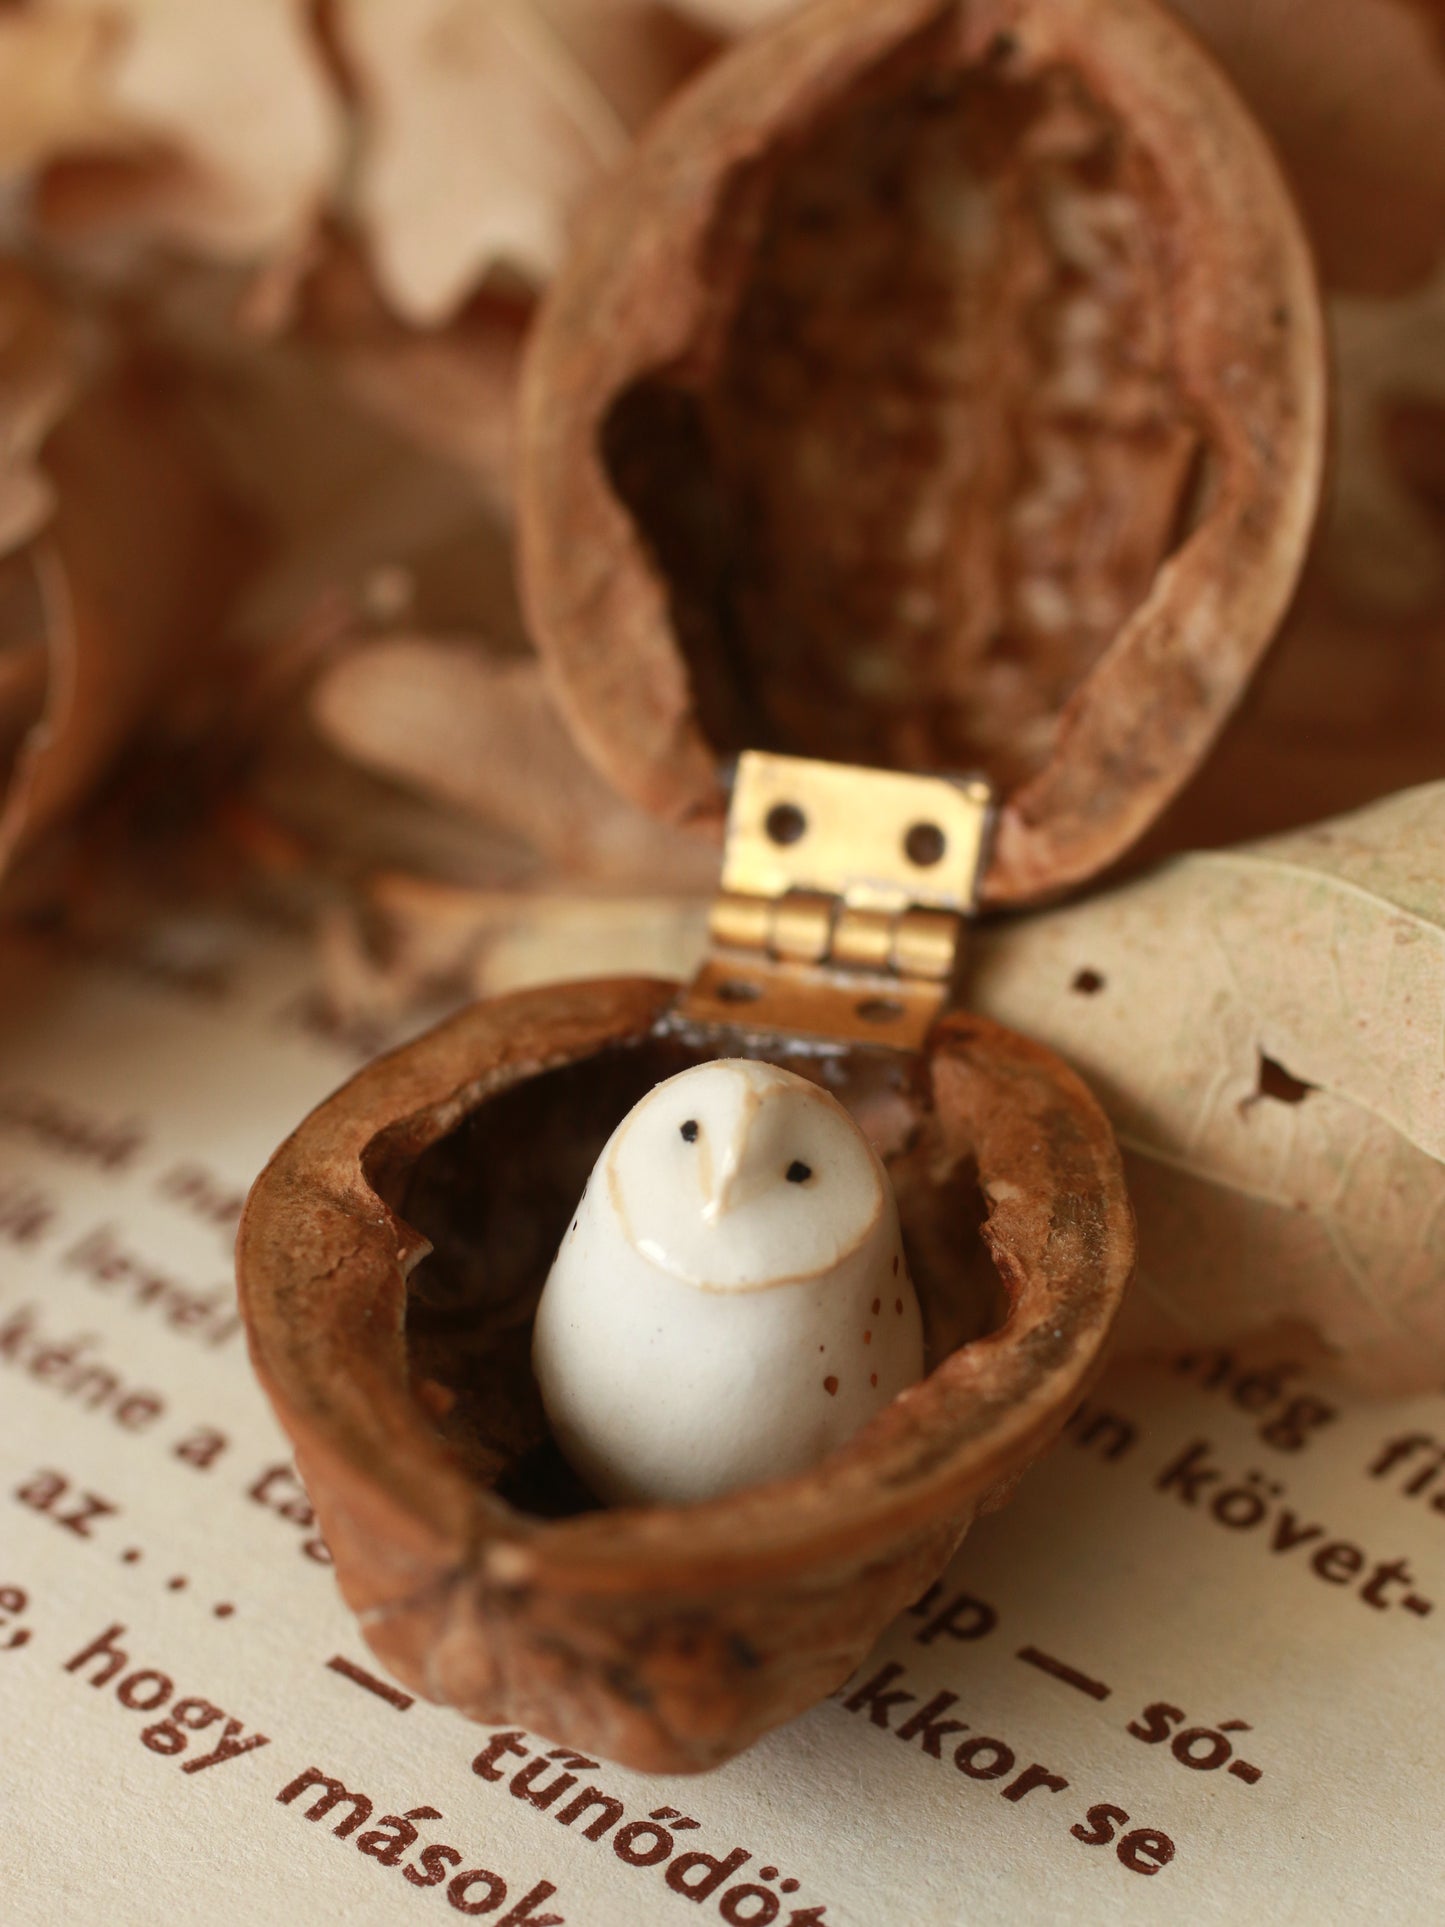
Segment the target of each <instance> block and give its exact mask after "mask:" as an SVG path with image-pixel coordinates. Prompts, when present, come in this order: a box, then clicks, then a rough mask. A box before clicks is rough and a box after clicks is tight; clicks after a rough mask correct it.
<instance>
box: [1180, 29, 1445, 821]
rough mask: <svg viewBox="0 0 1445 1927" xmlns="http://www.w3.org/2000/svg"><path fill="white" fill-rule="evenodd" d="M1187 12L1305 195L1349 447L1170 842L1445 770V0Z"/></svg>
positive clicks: (1308, 815)
mask: <svg viewBox="0 0 1445 1927" xmlns="http://www.w3.org/2000/svg"><path fill="white" fill-rule="evenodd" d="M1174 4H1175V5H1176V7H1177V10H1178V11H1179V12H1181V13H1182V14H1183V15H1184V16H1185V17H1186V18H1187V19H1188V20H1189V21H1190V23H1191V24H1192V25H1193V26H1194V27H1195V28H1196V29H1197V30H1198V31H1199V32H1200V34H1201V35H1202V36H1203V38H1204V39H1205V40H1206V41H1207V42H1208V43H1209V45H1210V46H1211V47H1212V48H1213V50H1214V51H1215V53H1216V54H1217V55H1218V56H1219V57H1220V59H1221V60H1222V62H1223V63H1224V65H1225V66H1226V68H1227V69H1228V71H1229V73H1230V75H1231V77H1232V78H1233V80H1234V81H1235V82H1236V84H1237V85H1238V86H1239V88H1240V89H1241V91H1242V92H1243V94H1244V96H1245V98H1246V100H1247V101H1248V103H1249V105H1250V106H1251V107H1252V108H1253V109H1254V111H1255V112H1256V113H1257V114H1258V115H1259V117H1260V118H1261V120H1262V121H1263V122H1264V124H1265V126H1266V128H1267V129H1268V131H1269V133H1270V134H1271V135H1272V137H1273V139H1274V141H1275V143H1276V145H1277V147H1278V149H1279V152H1280V155H1281V158H1282V160H1283V162H1284V165H1285V169H1286V172H1287V173H1288V175H1289V178H1290V180H1291V182H1292V184H1293V186H1294V189H1295V192H1296V194H1297V196H1298V197H1299V201H1300V204H1301V207H1302V209H1303V212H1304V214H1305V217H1306V221H1307V225H1308V227H1309V230H1310V235H1311V239H1312V241H1313V243H1314V246H1315V250H1316V253H1317V256H1318V259H1319V264H1320V269H1321V274H1322V278H1323V281H1324V287H1325V295H1326V303H1327V310H1328V314H1329V319H1330V323H1331V328H1332V332H1333V336H1334V349H1335V357H1334V370H1333V375H1334V379H1333V385H1332V397H1331V405H1332V412H1333V417H1334V439H1335V451H1334V461H1333V463H1332V472H1331V477H1330V486H1329V489H1328V492H1327V496H1326V501H1325V505H1324V512H1323V515H1322V518H1321V529H1320V534H1319V539H1318V541H1317V543H1316V546H1315V553H1314V555H1313V558H1312V560H1311V562H1310V565H1309V568H1308V569H1307V571H1306V575H1305V579H1304V582H1303V585H1302V588H1301V592H1300V595H1299V598H1298V601H1297V604H1296V607H1295V609H1294V612H1293V614H1292V616H1291V617H1290V619H1289V621H1288V623H1287V624H1286V626H1285V629H1284V632H1283V634H1282V636H1281V639H1280V642H1279V644H1278V646H1277V648H1276V651H1275V655H1274V659H1273V661H1272V662H1271V663H1270V664H1268V665H1267V666H1266V670H1265V674H1264V676H1263V677H1262V678H1261V679H1260V681H1259V683H1258V684H1257V686H1256V689H1255V691H1254V693H1253V695H1252V697H1251V699H1250V701H1249V703H1248V705H1247V706H1246V707H1245V708H1244V709H1243V710H1242V711H1241V714H1240V716H1239V719H1238V721H1237V723H1236V725H1235V726H1234V727H1233V728H1232V729H1231V731H1230V732H1229V733H1228V734H1227V735H1226V737H1225V738H1224V740H1223V742H1222V743H1221V746H1220V750H1219V753H1218V755H1217V756H1216V757H1215V758H1214V760H1213V761H1212V763H1211V764H1210V765H1209V766H1207V767H1206V769H1205V770H1204V771H1203V773H1202V775H1201V777H1200V779H1199V780H1198V781H1197V782H1196V783H1195V784H1194V785H1192V786H1191V788H1190V790H1189V791H1188V792H1186V793H1185V795H1184V796H1183V797H1182V798H1181V799H1180V802H1179V803H1178V805H1176V807H1175V808H1174V809H1173V810H1172V811H1171V813H1170V815H1169V817H1168V818H1167V820H1166V821H1165V822H1163V823H1162V824H1161V825H1160V826H1159V827H1158V829H1157V830H1156V832H1155V833H1154V835H1153V836H1152V837H1151V838H1150V839H1149V841H1148V843H1147V845H1146V846H1145V850H1144V852H1143V853H1144V854H1145V855H1149V856H1157V855H1159V854H1161V853H1165V852H1168V851H1174V850H1181V849H1188V848H1191V847H1196V846H1198V845H1199V844H1211V845H1217V844H1219V843H1221V842H1228V841H1231V840H1233V839H1235V838H1238V837H1248V836H1260V835H1267V834H1272V833H1274V832H1276V831H1279V830H1281V829H1284V828H1287V827H1290V826H1292V825H1296V824H1301V823H1308V822H1311V821H1313V820H1316V819H1318V818H1319V817H1322V816H1326V815H1330V814H1334V813H1336V812H1338V811H1342V810H1348V809H1354V808H1357V807H1358V806H1359V805H1361V804H1362V803H1364V802H1367V801H1369V800H1371V799H1373V798H1375V797H1378V796H1381V795H1384V794H1387V793H1388V792H1390V791H1392V790H1398V789H1402V788H1405V787H1407V786H1409V785H1411V784H1416V783H1420V782H1422V781H1425V780H1429V779H1433V778H1437V777H1441V776H1445V484H1442V482H1441V480H1440V478H1441V477H1442V476H1445V372H1442V371H1445V17H1442V15H1441V13H1440V9H1439V7H1438V5H1436V4H1434V3H1433V0H1425V4H1421V0H1322V4H1320V5H1318V6H1312V7H1308V8H1306V7H1299V6H1280V7H1260V6H1257V5H1254V4H1252V0H1174Z"/></svg>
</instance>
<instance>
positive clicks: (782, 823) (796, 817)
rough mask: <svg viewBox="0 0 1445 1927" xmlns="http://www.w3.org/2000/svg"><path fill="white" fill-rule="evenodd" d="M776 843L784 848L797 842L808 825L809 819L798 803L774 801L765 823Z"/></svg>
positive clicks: (765, 827)
mask: <svg viewBox="0 0 1445 1927" xmlns="http://www.w3.org/2000/svg"><path fill="white" fill-rule="evenodd" d="M763 827H764V829H766V831H767V833H768V835H769V836H770V837H771V838H772V840H773V842H774V843H779V844H782V845H783V847H784V848H786V847H787V845H788V844H789V843H796V842H797V841H798V839H799V837H800V836H802V835H803V833H804V831H805V830H806V829H807V827H808V819H807V817H806V816H804V814H803V812H802V811H801V810H800V809H799V808H798V806H797V804H796V803H774V805H773V807H772V808H771V809H770V810H769V811H768V814H767V819H766V821H765V823H764V825H763Z"/></svg>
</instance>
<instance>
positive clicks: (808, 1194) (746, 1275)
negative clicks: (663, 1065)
mask: <svg viewBox="0 0 1445 1927" xmlns="http://www.w3.org/2000/svg"><path fill="white" fill-rule="evenodd" d="M606 1165H607V1170H606V1182H607V1188H608V1197H609V1201H610V1203H611V1205H612V1207H613V1209H614V1210H615V1211H616V1213H617V1217H618V1220H619V1222H620V1225H621V1227H622V1230H623V1233H624V1236H625V1237H626V1238H627V1240H628V1242H629V1243H631V1244H632V1245H633V1247H634V1248H635V1249H636V1250H637V1251H638V1252H639V1253H640V1254H641V1255H642V1256H643V1257H645V1258H646V1259H647V1260H648V1261H649V1262H650V1263H652V1264H655V1265H657V1266H658V1267H659V1268H660V1269H662V1270H664V1271H666V1272H669V1273H670V1274H671V1275H672V1276H673V1277H676V1278H682V1279H685V1280H686V1281H687V1282H688V1283H690V1284H694V1285H697V1286H700V1287H702V1288H703V1289H706V1290H713V1291H753V1290H757V1289H760V1288H761V1287H762V1286H765V1285H771V1284H778V1283H782V1282H785V1281H788V1280H792V1279H804V1278H811V1277H815V1276H817V1275H818V1274H819V1273H821V1272H824V1271H827V1270H829V1269H831V1268H832V1267H833V1266H835V1265H836V1264H838V1263H839V1262H840V1260H842V1259H843V1258H845V1257H846V1256H847V1255H848V1253H849V1252H851V1251H854V1250H856V1249H857V1248H858V1246H859V1245H860V1244H861V1243H862V1241H863V1240H864V1239H865V1238H866V1237H867V1236H868V1234H869V1232H870V1230H871V1229H872V1228H873V1226H874V1225H875V1224H876V1223H877V1221H878V1217H879V1213H880V1212H881V1211H882V1209H883V1203H884V1193H883V1177H882V1172H881V1171H880V1169H879V1166H878V1163H877V1160H876V1159H875V1158H874V1156H873V1154H872V1152H871V1151H870V1150H869V1148H868V1146H867V1143H866V1142H865V1141H864V1139H863V1138H862V1137H861V1136H860V1134H859V1131H858V1128H857V1126H856V1125H855V1124H854V1123H853V1121H852V1119H851V1118H850V1117H849V1116H848V1114H847V1112H846V1111H844V1110H843V1108H842V1107H841V1105H839V1104H838V1103H837V1102H836V1101H835V1100H834V1099H833V1098H831V1097H830V1096H829V1095H828V1094H827V1092H826V1091H823V1090H820V1089H819V1088H818V1087H817V1086H816V1085H814V1084H809V1083H807V1082H806V1081H805V1080H804V1079H802V1078H800V1077H796V1076H794V1075H793V1073H792V1072H790V1071H785V1070H781V1069H779V1068H778V1067H777V1066H775V1065H772V1064H761V1063H756V1062H754V1061H752V1060H751V1059H748V1058H723V1059H720V1060H719V1061H718V1062H716V1063H712V1064H701V1065H698V1066H697V1067H696V1068H695V1069H693V1070H690V1071H685V1072H683V1073H682V1074H681V1075H680V1076H678V1077H674V1078H669V1079H668V1081H667V1082H666V1083H664V1084H659V1085H658V1087H657V1088H656V1090H654V1091H652V1092H651V1093H650V1094H649V1095H648V1096H647V1097H645V1098H644V1099H643V1100H642V1102H641V1103H640V1104H638V1105H637V1106H636V1108H635V1109H634V1110H633V1111H632V1112H631V1114H630V1115H629V1116H628V1118H627V1119H626V1120H625V1122H624V1124H623V1125H622V1127H621V1128H620V1129H619V1130H618V1132H617V1134H616V1136H615V1137H614V1139H613V1141H612V1144H611V1146H610V1147H609V1152H608V1156H607V1159H606Z"/></svg>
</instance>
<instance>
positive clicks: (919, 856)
mask: <svg viewBox="0 0 1445 1927" xmlns="http://www.w3.org/2000/svg"><path fill="white" fill-rule="evenodd" d="M947 848H948V838H947V837H946V836H945V835H944V834H943V831H942V830H940V829H939V827H938V825H937V824H936V823H915V824H914V825H913V827H912V828H911V829H910V830H909V832H908V834H907V836H905V837H904V839H903V849H904V853H905V854H906V856H907V858H908V861H909V862H910V863H916V864H917V866H918V868H919V869H920V870H929V869H932V867H933V865H934V864H935V863H937V862H939V861H940V860H941V859H942V856H943V853H944V851H945V850H946V849H947Z"/></svg>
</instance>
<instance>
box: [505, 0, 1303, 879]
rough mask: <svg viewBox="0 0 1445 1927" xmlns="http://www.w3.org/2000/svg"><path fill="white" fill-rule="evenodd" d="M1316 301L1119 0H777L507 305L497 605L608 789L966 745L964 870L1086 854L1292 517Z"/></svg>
mask: <svg viewBox="0 0 1445 1927" xmlns="http://www.w3.org/2000/svg"><path fill="white" fill-rule="evenodd" d="M1323 439H1324V362H1323V349H1322V327H1321V320H1320V314H1319V308H1318V303H1317V298H1316V291H1315V286H1314V281H1313V275H1312V271H1311V265H1310V261H1309V257H1308V251H1307V247H1306V244H1305V241H1304V238H1303V235H1302V231H1301V228H1300V225H1299V223H1298V221H1297V219H1296V216H1295V213H1294V210H1293V208H1292V206H1291V204H1290V201H1289V198H1288V194H1287V191H1286V189H1285V187H1284V185H1283V182H1282V180H1281V177H1280V175H1279V172H1278V170H1277V168H1276V166H1275V163H1274V161H1273V159H1272V157H1271V155H1270V153H1269V151H1268V149H1267V147H1266V145H1265V142H1264V140H1263V137H1262V136H1261V134H1260V132H1259V130H1258V129H1257V127H1256V126H1255V125H1254V123H1253V122H1252V121H1251V120H1250V118H1249V116H1248V114H1247V113H1246V111H1245V109H1244V108H1243V107H1242V105H1241V104H1240V102H1239V101H1238V99H1237V98H1236V96H1235V95H1234V93H1233V91H1232V90H1231V88H1230V86H1229V85H1228V83H1227V82H1226V81H1225V79H1224V78H1223V76H1222V75H1221V74H1220V73H1219V71H1218V70H1217V69H1216V68H1215V67H1214V65H1213V64H1212V62H1211V61H1210V60H1209V59H1208V57H1207V56H1206V55H1205V54H1204V53H1203V52H1202V51H1201V50H1200V49H1199V48H1198V47H1197V46H1196V44H1195V43H1194V42H1193V40H1192V39H1191V38H1190V37H1189V36H1188V34H1187V33H1186V32H1185V30H1184V29H1183V28H1181V27H1180V26H1179V24H1178V23H1177V22H1176V21H1175V20H1174V19H1173V18H1172V17H1171V16H1169V15H1168V14H1166V13H1165V12H1163V11H1162V10H1161V9H1160V8H1158V7H1157V6H1155V5H1153V4H1150V3H1149V0H970V3H969V4H968V5H966V6H965V5H959V4H944V5H940V4H938V0H817V4H815V5H812V6H809V7H805V8H803V9H802V10H801V11H800V12H799V13H797V14H795V15H790V16H788V17H786V18H785V19H784V20H783V22H782V23H781V24H780V25H778V26H777V27H775V28H774V29H772V30H770V31H768V32H766V33H762V34H759V35H756V36H753V37H752V38H750V39H748V40H746V41H744V42H742V43H740V45H739V46H738V47H737V49H736V50H735V51H733V52H732V53H730V54H729V55H727V56H726V57H725V58H723V59H722V60H721V61H719V62H718V63H717V64H716V65H715V66H713V67H712V68H711V69H709V70H708V71H707V72H706V73H705V74H704V75H703V76H702V78H701V79H700V80H699V81H698V82H697V83H695V84H694V85H693V86H692V87H691V88H690V89H688V90H687V91H686V92H685V93H684V94H683V95H682V96H680V97H679V98H678V100H677V101H676V102H675V103H674V105H673V106H672V107H671V108H670V109H669V110H668V111H667V112H666V113H665V114H664V115H663V117H662V118H661V120H660V121H659V122H658V123H656V124H655V126H654V129H653V131H652V132H651V133H650V135H649V136H648V137H647V138H646V139H645V140H644V141H643V143H642V144H641V146H640V148H639V149H638V150H637V152H636V153H635V155H634V157H633V158H632V159H631V161H630V162H629V164H628V165H627V166H626V167H625V169H624V170H623V172H622V174H621V176H620V178H619V179H618V180H617V182H616V184H615V186H614V188H613V190H612V191H611V193H610V195H609V196H608V198H606V199H605V200H604V201H603V202H602V203H601V204H599V205H598V207H597V208H596V209H595V210H594V212H593V215H592V218H591V219H590V220H589V221H588V222H587V223H585V224H584V226H583V228H582V230H581V233H580V235H579V238H578V244H577V246H576V248H575V250H574V251H573V253H572V255H571V258H570V260H569V262H568V264H567V266H566V268H565V269H564V271H563V273H562V275H561V276H560V278H559V280H558V281H557V282H556V284H555V285H554V287H553V289H552V292H551V295H550V297H549V300H548V302H547V304H546V306H545V308H544V312H543V315H542V317H541V320H540V322H539V324H538V326H537V328H536V330H535V332H534V337H533V342H532V346H531V350H530V354H529V359H528V364H527V370H526V375H525V381H524V398H523V428H522V438H521V440H522V450H523V463H522V486H521V511H520V526H521V537H522V549H523V569H524V578H525V590H526V597H527V602H528V607H529V614H530V618H531V622H532V626H533V631H534V634H535V637H536V640H537V642H538V645H539V647H540V648H541V650H542V651H543V654H544V655H545V657H546V658H547V660H548V662H549V664H550V666H551V669H552V672H553V678H554V682H555V685H556V687H557V690H558V693H559V695H560V698H561V700H562V703H563V705H564V707H565V710H566V714H567V716H568V719H569V723H570V725H571V727H572V729H573V731H574V733H575V735H576V737H577V739H578V741H579V743H581V744H582V746H583V747H584V748H585V749H586V750H587V752H588V753H589V754H590V756H591V757H592V758H593V759H594V760H595V761H596V763H597V764H598V766H599V767H600V768H601V769H602V771H603V772H604V773H605V774H606V775H607V776H608V777H609V778H610V779H611V781H612V782H613V783H614V784H615V785H616V787H617V788H618V789H619V790H621V791H623V792H625V793H627V794H629V795H630V796H632V797H634V798H635V799H636V800H638V801H639V802H641V803H643V804H644V805H646V806H647V807H648V808H650V809H652V810H654V811H656V812H657V813H659V814H660V815H663V816H665V817H668V818H673V819H676V820H679V821H692V822H699V823H703V824H717V823H720V821H721V819H722V816H723V813H724V811H725V807H726V797H725V771H726V767H727V764H728V762H729V761H730V759H731V758H732V757H733V756H734V755H735V754H736V752H737V751H738V750H740V749H742V748H747V747H753V748H773V749H781V750H785V751H790V752H792V753H794V754H801V755H809V756H818V757H823V758H828V759H832V760H837V761H844V762H857V763H868V764H873V765H883V766H891V767H896V768H904V769H914V770H919V769H952V770H979V771H983V772H985V773H987V774H989V775H990V776H992V777H993V778H994V780H995V782H996V785H997V787H998V789H999V792H1000V797H1001V809H1000V817H999V824H998V832H997V836H996V838H995V841H994V847H993V853H992V859H991V862H990V865H989V868H988V871H987V875H986V877H985V879H984V885H983V896H984V900H985V902H986V903H992V904H1011V903H1014V904H1016V903H1026V902H1030V901H1036V900H1039V899H1041V898H1043V897H1046V896H1048V895H1050V894H1052V893H1055V892H1057V891H1059V890H1061V889H1063V888H1065V887H1067V886H1069V885H1071V884H1074V883H1076V882H1078V881H1081V880H1083V879H1085V878H1087V877H1089V876H1091V875H1093V874H1095V873H1096V872H1098V871H1099V870H1100V869H1102V868H1103V867H1104V866H1106V865H1107V864H1108V863H1110V862H1111V861H1112V860H1113V859H1115V858H1116V857H1118V856H1119V855H1120V854H1121V853H1122V852H1123V851H1124V850H1125V849H1126V848H1127V847H1128V846H1129V845H1130V843H1131V842H1133V841H1134V839H1135V838H1137V837H1138V836H1139V835H1140V834H1141V833H1142V831H1143V830H1145V829H1146V828H1147V827H1148V826H1149V824H1150V823H1151V822H1152V821H1153V819H1154V818H1155V816H1156V815H1157V814H1158V813H1159V811H1160V810H1161V809H1162V808H1163V807H1164V805H1165V804H1166V803H1167V802H1168V801H1169V800H1170V798H1171V797H1172V796H1173V795H1174V793H1175V792H1176V791H1177V790H1178V789H1179V788H1180V787H1181V786H1182V785H1183V784H1184V782H1185V781H1186V779H1187V778H1188V776H1189V774H1190V773H1191V771H1192V770H1193V769H1194V768H1195V766H1196V765H1197V764H1198V763H1199V761H1200V760H1201V759H1202V757H1203V756H1204V754H1205V752H1206V751H1207V749H1208V747H1209V745H1210V743H1211V742H1212V740H1213V739H1214V737H1215V735H1216V734H1217V732H1218V731H1219V729H1220V728H1221V726H1222V724H1223V723H1224V721H1225V719H1226V717H1227V716H1228V714H1229V712H1230V710H1231V708H1232V707H1233V705H1234V704H1235V703H1236V701H1237V700H1238V698H1239V697H1240V695H1241V694H1242V692H1243V690H1244V688H1245V685H1246V683H1247V681H1248V679H1249V676H1250V674H1251V672H1252V671H1253V669H1254V667H1255V664H1256V663H1257V661H1258V659H1259V657H1260V655H1261V654H1262V652H1263V650H1264V649H1265V647H1266V645H1267V643H1268V641H1269V639H1270V637H1271V635H1272V633H1273V631H1274V629H1275V627H1276V625H1277V623H1278V621H1279V619H1280V617H1281V615H1282V613H1283V611H1284V608H1285V605H1286V602H1287V600H1288V598H1289V595H1290V593H1291V591H1292V588H1293V585H1294V582H1295V579H1296V575H1297V573H1298V570H1299V568H1300V564H1301V561H1302V558H1303V554H1304V550H1305V546H1306V542H1307V539H1308V534H1309V529H1310V525H1311V521H1312V518H1313V514H1314V510H1315V506H1316V499H1317V494H1318V489H1319V483H1320V470H1321V462H1322V446H1323Z"/></svg>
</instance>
